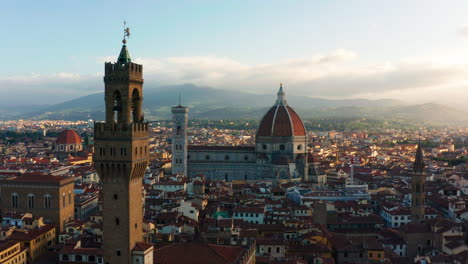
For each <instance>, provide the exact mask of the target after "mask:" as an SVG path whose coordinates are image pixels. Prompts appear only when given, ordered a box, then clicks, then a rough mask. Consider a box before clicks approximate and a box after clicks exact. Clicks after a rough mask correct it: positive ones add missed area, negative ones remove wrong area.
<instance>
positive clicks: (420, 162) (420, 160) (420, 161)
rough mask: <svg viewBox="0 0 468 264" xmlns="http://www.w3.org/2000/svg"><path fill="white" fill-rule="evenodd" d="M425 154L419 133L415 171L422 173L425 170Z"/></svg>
mask: <svg viewBox="0 0 468 264" xmlns="http://www.w3.org/2000/svg"><path fill="white" fill-rule="evenodd" d="M424 167H425V164H424V156H423V153H422V149H421V135H419V141H418V149H417V150H416V158H415V160H414V166H413V170H414V172H415V173H419V174H422V173H423V172H424Z"/></svg>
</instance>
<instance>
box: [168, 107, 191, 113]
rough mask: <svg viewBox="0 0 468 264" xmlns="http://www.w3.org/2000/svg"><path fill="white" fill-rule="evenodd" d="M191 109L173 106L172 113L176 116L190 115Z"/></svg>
mask: <svg viewBox="0 0 468 264" xmlns="http://www.w3.org/2000/svg"><path fill="white" fill-rule="evenodd" d="M188 111H189V109H188V107H183V106H173V107H172V113H174V114H176V113H182V114H184V113H188Z"/></svg>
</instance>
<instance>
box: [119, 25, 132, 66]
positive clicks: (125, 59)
mask: <svg viewBox="0 0 468 264" xmlns="http://www.w3.org/2000/svg"><path fill="white" fill-rule="evenodd" d="M126 25H127V22H126V21H124V36H123V40H122V43H123V45H122V49H121V50H120V54H119V58H118V59H117V62H118V63H119V64H128V63H130V62H132V59H131V58H130V53H128V50H127V45H126V44H127V39H128V38H130V28H129V27H125V26H126Z"/></svg>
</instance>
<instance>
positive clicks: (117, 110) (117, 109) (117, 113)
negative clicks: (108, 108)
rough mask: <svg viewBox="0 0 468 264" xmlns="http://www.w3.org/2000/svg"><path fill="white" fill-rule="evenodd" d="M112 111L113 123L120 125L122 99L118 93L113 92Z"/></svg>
mask: <svg viewBox="0 0 468 264" xmlns="http://www.w3.org/2000/svg"><path fill="white" fill-rule="evenodd" d="M112 111H114V122H116V123H120V122H121V121H122V97H121V96H120V92H119V91H115V94H114V107H113V108H112Z"/></svg>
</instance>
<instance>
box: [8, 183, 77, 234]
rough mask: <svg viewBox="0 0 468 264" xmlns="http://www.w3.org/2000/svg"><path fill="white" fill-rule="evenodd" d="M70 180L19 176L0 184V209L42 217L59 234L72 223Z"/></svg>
mask: <svg viewBox="0 0 468 264" xmlns="http://www.w3.org/2000/svg"><path fill="white" fill-rule="evenodd" d="M74 183H75V181H74V179H73V177H62V176H52V175H22V176H17V177H12V178H8V179H5V180H2V181H0V193H1V207H0V208H2V211H3V212H4V213H5V212H12V211H14V212H17V213H23V214H24V213H31V214H32V215H39V216H42V217H44V222H45V223H47V224H54V225H56V226H57V229H58V230H60V231H63V230H64V228H65V223H67V222H69V221H71V220H73V219H74V186H75V185H74Z"/></svg>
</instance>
